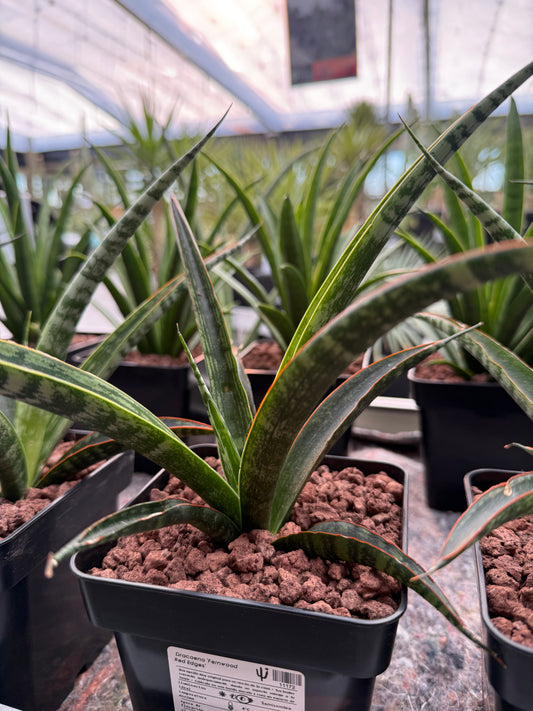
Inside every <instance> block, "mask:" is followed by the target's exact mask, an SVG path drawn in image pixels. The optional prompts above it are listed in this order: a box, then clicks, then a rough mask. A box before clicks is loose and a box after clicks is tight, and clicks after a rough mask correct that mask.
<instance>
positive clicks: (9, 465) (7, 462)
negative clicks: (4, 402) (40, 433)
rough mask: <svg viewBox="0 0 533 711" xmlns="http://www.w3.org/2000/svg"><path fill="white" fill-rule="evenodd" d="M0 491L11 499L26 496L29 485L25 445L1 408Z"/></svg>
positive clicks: (14, 499)
mask: <svg viewBox="0 0 533 711" xmlns="http://www.w3.org/2000/svg"><path fill="white" fill-rule="evenodd" d="M0 452H1V453H2V456H1V457H0V491H1V495H2V496H3V497H4V498H6V499H9V500H10V501H16V500H17V499H20V498H22V497H23V496H24V494H25V493H26V488H27V486H28V472H27V469H26V461H25V459H24V447H23V445H22V442H21V441H20V438H19V436H18V434H17V431H16V430H15V428H14V427H13V425H12V424H11V421H10V420H9V419H8V418H7V417H6V416H5V415H4V413H3V412H2V410H0Z"/></svg>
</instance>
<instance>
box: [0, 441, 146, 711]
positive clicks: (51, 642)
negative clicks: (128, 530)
mask: <svg viewBox="0 0 533 711" xmlns="http://www.w3.org/2000/svg"><path fill="white" fill-rule="evenodd" d="M132 471H133V456H132V454H131V453H127V454H121V455H117V456H116V457H113V458H112V459H110V460H109V461H108V462H107V463H105V464H103V465H102V466H101V467H99V468H98V469H97V470H96V471H94V472H93V473H91V474H90V475H89V476H87V477H86V478H85V479H84V480H82V481H80V482H79V483H78V484H76V486H74V487H73V488H72V489H70V490H69V491H68V492H67V493H65V494H64V495H63V496H62V497H60V498H59V499H57V500H56V501H54V502H53V503H52V504H50V505H49V506H47V507H46V508H45V509H43V510H42V511H41V512H40V513H39V514H37V515H36V516H34V517H33V518H32V519H31V520H30V521H28V522H27V523H26V524H24V525H23V526H21V527H20V528H18V529H17V530H16V531H15V532H14V533H12V534H11V535H9V536H7V537H6V538H4V539H3V540H2V541H0V705H1V704H6V705H9V706H13V707H15V708H18V709H23V711H56V709H57V708H58V707H59V705H60V704H61V702H62V701H63V699H64V698H65V697H66V696H67V695H68V693H69V692H70V691H71V689H72V687H73V685H74V681H75V679H76V677H77V675H78V674H79V673H80V671H81V670H83V669H84V668H85V667H86V666H88V665H89V664H91V662H92V661H93V660H94V659H95V657H96V656H97V655H98V653H99V652H100V650H101V649H102V647H104V646H105V644H106V643H107V642H108V640H109V637H110V635H109V633H108V632H107V631H105V630H98V629H96V628H94V627H93V626H92V625H91V624H89V622H88V620H87V616H86V614H85V610H84V605H83V600H82V597H81V595H80V591H79V586H78V583H77V581H76V579H75V578H74V576H73V575H72V574H71V572H70V570H69V569H68V566H60V567H59V568H58V569H57V571H56V573H55V575H54V577H53V578H52V579H51V580H47V579H45V577H44V567H45V562H46V558H47V555H48V554H49V553H50V551H57V550H58V549H59V548H60V547H61V546H62V545H63V544H65V543H66V542H67V541H68V540H70V539H71V538H72V537H73V536H75V535H76V534H77V533H79V532H80V530H82V529H83V528H84V527H85V526H88V525H89V524H90V523H92V522H93V521H95V520H96V519H98V518H100V517H101V516H105V515H106V514H108V513H111V512H112V511H113V510H116V508H117V496H118V494H119V493H120V492H121V491H122V490H123V489H124V488H125V487H126V486H127V485H128V483H129V481H130V480H131V475H132Z"/></svg>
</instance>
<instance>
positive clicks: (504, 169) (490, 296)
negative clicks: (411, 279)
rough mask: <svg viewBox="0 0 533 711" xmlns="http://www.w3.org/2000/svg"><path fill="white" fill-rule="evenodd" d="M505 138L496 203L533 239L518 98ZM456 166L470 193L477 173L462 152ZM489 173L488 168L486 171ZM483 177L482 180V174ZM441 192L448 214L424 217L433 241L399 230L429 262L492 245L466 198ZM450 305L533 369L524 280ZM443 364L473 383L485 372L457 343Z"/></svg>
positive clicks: (530, 300)
mask: <svg viewBox="0 0 533 711" xmlns="http://www.w3.org/2000/svg"><path fill="white" fill-rule="evenodd" d="M505 135H506V139H505V146H504V148H503V150H502V152H501V153H500V149H499V148H498V149H497V151H498V156H499V157H500V156H501V159H502V160H503V161H504V162H502V163H501V164H500V165H499V167H498V169H497V171H496V172H497V173H498V174H499V181H498V184H499V185H501V191H499V192H498V194H497V195H496V196H493V198H492V199H491V200H490V204H491V207H493V208H494V209H496V208H497V209H499V211H500V212H501V215H502V217H503V218H504V219H505V220H506V221H507V223H508V224H509V225H510V227H511V228H512V229H514V230H515V232H516V233H517V234H518V235H523V236H526V237H527V236H531V234H533V227H532V224H531V212H529V213H528V210H527V199H526V195H525V188H526V183H527V181H525V165H526V158H525V150H524V141H523V134H522V127H521V122H520V116H519V114H518V111H517V108H516V104H515V102H514V101H513V100H512V99H511V103H510V107H509V113H508V116H507V126H506V134H505ZM494 150H496V149H494ZM451 162H452V164H453V170H454V175H456V176H457V177H458V178H459V179H460V180H461V181H462V183H463V184H464V185H465V186H466V187H467V188H468V189H472V188H473V187H474V185H475V183H476V180H475V179H473V178H472V170H471V169H469V167H468V166H467V164H466V161H465V160H464V158H463V155H462V153H461V152H458V153H457V154H456V155H455V156H454V157H453V159H452V161H451ZM486 170H487V169H486V168H483V169H482V172H483V171H486ZM495 170H496V169H495ZM477 177H478V178H479V177H480V173H479V172H478V174H477ZM477 182H479V180H478V181H477ZM440 190H441V191H442V199H443V207H444V214H442V215H438V214H436V213H435V212H432V211H427V212H424V215H425V216H426V217H427V218H428V219H429V221H430V222H431V224H432V226H433V228H434V229H433V235H432V238H431V239H430V240H426V241H425V242H423V241H422V240H421V239H420V238H418V237H416V236H414V235H413V234H412V233H410V232H409V230H405V231H401V230H400V231H398V234H400V235H401V236H402V237H403V239H404V240H405V241H406V242H407V243H408V244H409V245H410V246H411V247H412V248H413V249H414V250H415V251H416V253H417V254H418V255H419V257H421V258H422V259H423V260H424V261H426V262H433V261H435V260H436V259H437V258H439V257H441V256H442V255H443V254H450V255H451V254H457V253H459V252H464V251H466V250H468V249H472V248H475V247H482V246H484V245H485V244H487V243H488V242H491V241H492V237H491V236H490V235H489V234H488V233H487V231H486V229H485V228H484V227H483V224H482V222H481V221H480V220H479V219H478V218H477V217H476V214H474V213H473V212H472V211H471V210H470V209H469V208H468V207H466V206H465V205H464V204H463V202H462V201H461V199H460V196H459V195H458V194H456V191H454V190H453V189H452V188H451V187H450V186H449V185H448V184H447V183H446V182H445V181H444V180H443V181H440ZM476 192H478V191H476ZM441 306H442V305H441ZM444 306H445V308H446V311H447V312H448V314H449V315H450V316H452V317H453V318H454V319H456V320H457V321H460V322H461V323H464V324H467V325H475V324H477V323H481V324H482V325H481V326H480V329H481V330H482V331H483V332H484V333H487V334H488V335H490V336H491V337H492V338H494V339H495V340H496V341H498V342H499V343H501V344H502V345H504V346H506V347H507V348H509V349H510V350H512V351H513V352H514V353H516V355H518V356H519V357H520V358H522V359H523V360H524V361H525V362H526V363H528V365H532V364H533V293H532V292H531V289H530V288H528V286H527V285H526V284H525V283H524V281H523V279H522V278H521V277H520V276H511V277H506V278H505V279H500V280H497V281H495V282H493V283H490V284H485V285H483V286H482V287H480V288H478V289H476V290H475V291H473V292H471V293H469V294H461V295H458V296H456V297H454V298H453V299H450V300H449V301H447V302H446V304H445V305H444ZM443 359H444V360H445V361H446V362H448V363H449V364H450V365H452V366H453V367H454V368H455V369H456V370H458V371H459V372H461V373H462V374H463V375H464V376H465V377H466V378H467V379H469V378H471V377H472V375H473V374H475V373H480V372H483V371H484V367H483V365H482V364H480V363H479V362H478V361H477V360H476V359H475V358H474V357H472V356H471V355H470V354H469V353H468V352H466V351H465V350H464V349H463V348H462V347H461V346H460V345H459V344H456V343H454V344H449V346H448V347H447V348H446V351H445V353H443Z"/></svg>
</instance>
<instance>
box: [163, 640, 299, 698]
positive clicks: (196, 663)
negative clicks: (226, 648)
mask: <svg viewBox="0 0 533 711" xmlns="http://www.w3.org/2000/svg"><path fill="white" fill-rule="evenodd" d="M168 663H169V669H170V680H171V682H172V697H173V699H174V710H175V711H200V710H203V709H209V710H211V709H224V711H258V710H260V711H305V677H304V675H303V674H302V673H301V672H297V671H291V670H288V669H280V668H279V667H272V666H269V665H268V664H256V663H255V662H244V661H241V660H240V659H230V658H229V657H218V656H216V655H214V654H204V653H203V652H195V651H194V650H191V649H182V648H181V647H169V648H168Z"/></svg>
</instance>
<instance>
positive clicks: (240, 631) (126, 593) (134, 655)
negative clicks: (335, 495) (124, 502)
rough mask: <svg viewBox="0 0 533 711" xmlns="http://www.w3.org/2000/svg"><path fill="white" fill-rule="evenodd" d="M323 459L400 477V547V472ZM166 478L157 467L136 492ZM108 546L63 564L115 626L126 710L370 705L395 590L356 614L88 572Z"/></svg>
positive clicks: (97, 617)
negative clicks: (363, 616)
mask: <svg viewBox="0 0 533 711" xmlns="http://www.w3.org/2000/svg"><path fill="white" fill-rule="evenodd" d="M197 451H198V450H197ZM208 451H210V452H211V453H212V452H213V450H208V449H206V448H204V449H203V451H201V452H200V453H201V455H202V456H205V453H206V452H208ZM326 462H327V463H328V464H330V466H334V467H335V468H337V467H344V466H346V465H348V464H353V465H354V466H357V467H359V468H360V469H361V470H362V471H363V472H364V473H371V472H377V471H385V472H386V473H388V474H389V475H390V476H392V477H394V478H395V479H396V480H398V481H401V482H402V483H404V485H405V489H404V509H403V511H404V518H403V523H404V525H403V547H404V549H405V547H406V541H407V522H406V501H407V487H406V484H407V482H406V476H405V474H404V472H403V471H402V470H401V469H399V468H398V467H395V466H393V465H389V464H383V463H379V462H366V461H364V462H362V461H358V460H351V459H346V458H341V457H327V458H326ZM167 478H168V475H167V474H166V473H164V472H161V473H160V474H159V475H157V482H156V483H155V484H154V480H152V482H151V483H150V485H149V486H147V487H146V489H145V491H144V492H143V493H142V494H141V495H140V497H139V499H140V500H142V499H145V498H147V497H148V491H149V489H150V488H152V487H153V486H154V485H156V486H158V487H160V486H164V485H165V483H166V481H167ZM109 548H110V546H109V545H107V546H101V547H100V548H95V549H93V550H90V551H86V552H83V553H80V554H78V555H76V556H75V557H74V558H73V559H72V561H71V566H72V568H73V570H74V572H75V574H76V575H77V576H78V578H79V580H80V585H81V588H82V591H83V595H84V597H85V601H86V605H87V610H88V614H89V617H90V619H91V620H92V622H93V623H94V624H95V625H98V626H101V627H104V628H107V629H112V630H113V631H114V632H115V638H116V640H117V645H118V649H119V652H120V656H121V660H122V664H123V668H124V673H125V676H126V681H127V684H128V689H129V693H130V697H131V701H132V704H133V709H134V711H178V710H180V711H181V710H182V709H187V710H188V709H191V710H192V709H208V708H213V709H214V708H223V709H235V710H236V711H242V709H247V708H250V709H251V708H254V709H255V708H261V709H264V710H265V711H280V710H282V709H283V710H284V711H340V710H341V709H358V711H368V709H370V705H371V700H372V693H373V688H374V682H375V677H376V676H377V675H378V674H381V673H382V672H383V671H385V669H386V668H387V667H388V665H389V663H390V658H391V654H392V649H393V645H394V640H395V635H396V628H397V625H398V621H399V619H400V617H401V615H402V614H403V613H404V611H405V608H406V604H407V594H406V591H405V589H403V590H402V597H401V602H400V606H399V608H398V610H396V612H395V613H393V614H392V615H389V616H388V617H386V618H383V619H379V620H358V619H354V618H346V617H339V616H335V615H330V614H324V613H318V612H314V611H309V610H302V609H297V608H292V607H288V606H283V605H271V604H268V603H259V602H254V601H247V600H237V599H232V598H228V597H222V596H216V595H210V594H205V593H197V592H191V591H185V590H178V589H175V588H165V587H160V586H156V585H150V584H140V583H132V582H127V581H121V580H116V579H107V578H102V577H96V576H91V575H89V574H88V572H87V571H88V570H90V569H91V567H93V566H94V565H97V564H99V563H100V562H101V560H102V558H103V557H104V555H105V554H106V552H107V550H109ZM178 670H179V671H178ZM173 694H174V695H173Z"/></svg>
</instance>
